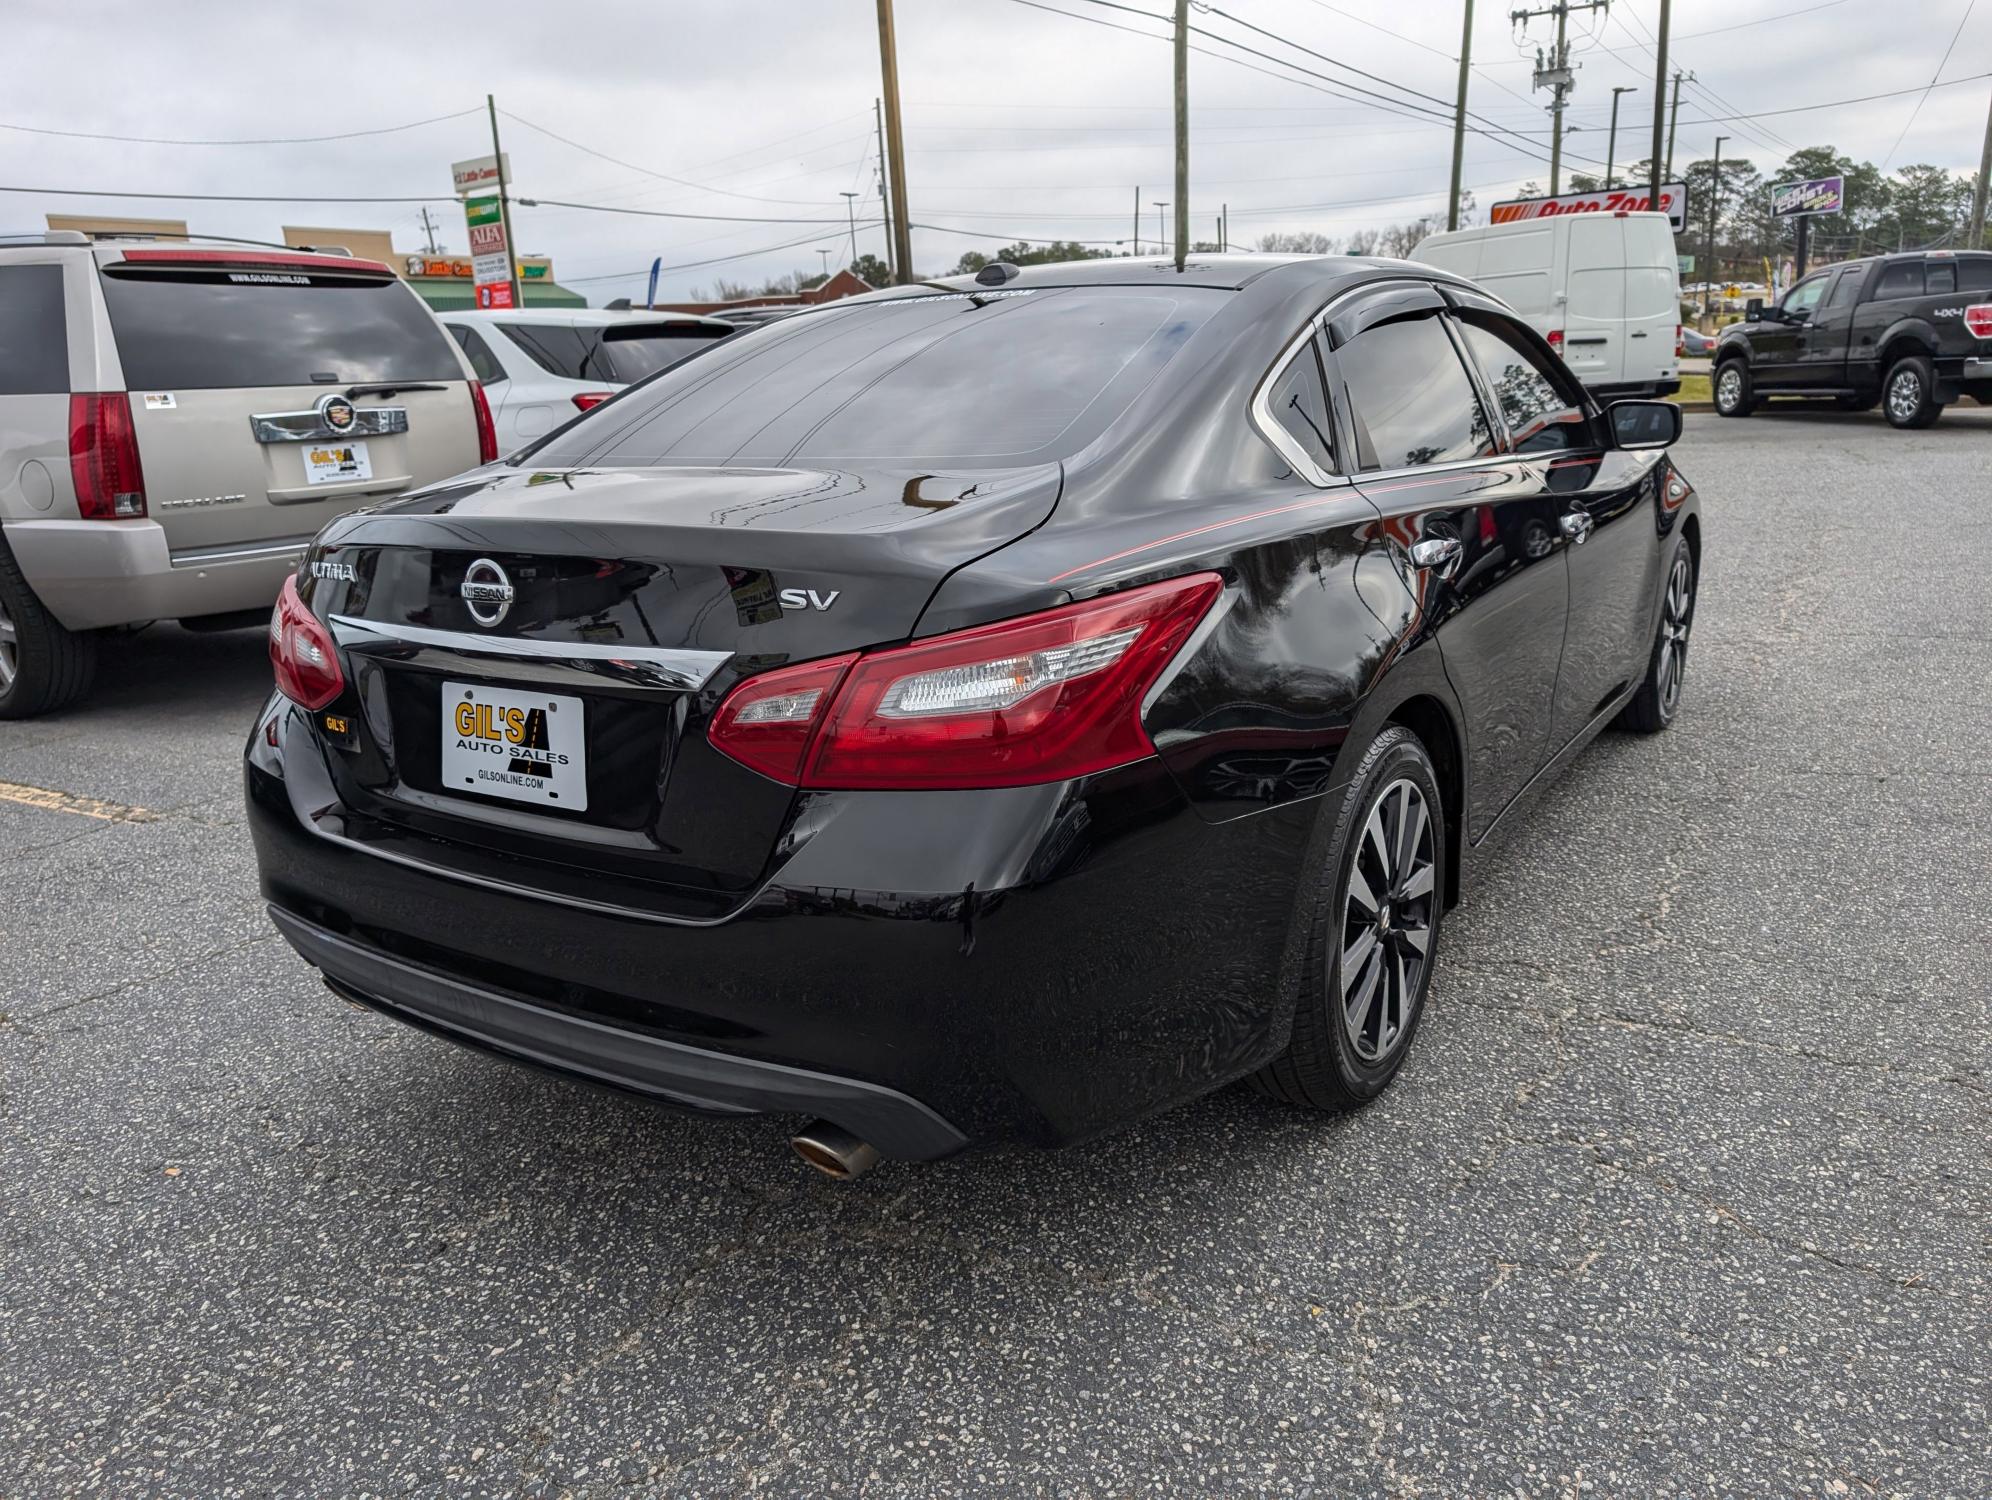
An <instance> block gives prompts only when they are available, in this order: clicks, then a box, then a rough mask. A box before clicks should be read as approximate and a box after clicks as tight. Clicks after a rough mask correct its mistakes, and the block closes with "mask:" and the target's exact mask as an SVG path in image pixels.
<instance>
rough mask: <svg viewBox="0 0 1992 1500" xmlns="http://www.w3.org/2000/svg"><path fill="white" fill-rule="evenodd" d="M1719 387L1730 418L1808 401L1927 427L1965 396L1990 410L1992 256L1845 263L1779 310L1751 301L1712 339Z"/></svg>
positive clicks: (1720, 404) (1719, 406) (1817, 275)
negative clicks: (1773, 403)
mask: <svg viewBox="0 0 1992 1500" xmlns="http://www.w3.org/2000/svg"><path fill="white" fill-rule="evenodd" d="M1713 383H1714V389H1715V409H1716V410H1717V411H1718V412H1720V413H1721V414H1722V415H1723V416H1725V417H1747V416H1749V415H1750V413H1751V412H1752V411H1754V410H1755V409H1756V408H1757V407H1758V406H1761V405H1762V404H1763V402H1764V401H1765V399H1766V398H1767V397H1771V396H1805V397H1811V398H1814V399H1829V398H1830V399H1831V400H1833V401H1834V402H1836V403H1837V404H1838V405H1839V406H1840V407H1841V408H1842V409H1843V410H1846V411H1867V410H1869V409H1870V408H1872V407H1873V406H1875V405H1876V404H1877V403H1879V404H1880V406H1881V408H1882V410H1883V412H1885V413H1886V414H1887V416H1888V420H1889V422H1890V423H1891V424H1892V425H1894V426H1896V427H1928V426H1929V425H1930V424H1931V423H1932V422H1934V421H1936V420H1937V417H1938V415H1939V414H1940V413H1941V412H1942V411H1943V409H1944V408H1945V407H1946V406H1948V405H1950V403H1951V402H1953V401H1955V400H1957V398H1958V397H1959V396H1961V395H1962V396H1969V397H1971V398H1972V399H1973V400H1974V401H1977V402H1978V403H1980V404H1981V405H1992V251H1978V250H1965V251H1958V252H1946V251H1929V252H1926V253H1918V254H1915V255H1881V256H1875V257H1873V258H1872V259H1869V260H1855V261H1847V262H1845V263H1843V264H1841V265H1835V266H1828V267H1827V268H1826V269H1825V270H1823V271H1814V272H1813V273H1812V274H1811V275H1810V276H1807V277H1806V278H1805V279H1804V280H1803V281H1801V282H1799V283H1798V284H1797V285H1796V286H1794V287H1793V288H1792V289H1791V290H1790V291H1788V292H1786V293H1785V294H1784V296H1782V297H1780V298H1779V299H1778V301H1777V304H1776V305H1775V306H1772V307H1766V306H1765V305H1764V304H1763V303H1762V302H1760V301H1757V300H1754V299H1753V300H1752V301H1751V302H1750V304H1749V310H1748V312H1747V314H1746V315H1745V317H1744V320H1743V321H1742V322H1741V323H1735V324H1731V325H1730V326H1729V327H1728V328H1726V329H1724V330H1723V332H1722V337H1721V338H1720V339H1719V340H1718V341H1717V343H1716V346H1715V351H1714V382H1713Z"/></svg>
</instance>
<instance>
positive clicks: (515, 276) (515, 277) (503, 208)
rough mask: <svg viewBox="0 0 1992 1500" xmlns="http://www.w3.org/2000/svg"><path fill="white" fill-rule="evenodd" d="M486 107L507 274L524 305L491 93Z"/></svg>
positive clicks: (516, 298)
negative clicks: (496, 181) (488, 117)
mask: <svg viewBox="0 0 1992 1500" xmlns="http://www.w3.org/2000/svg"><path fill="white" fill-rule="evenodd" d="M484 108H485V110H486V111H487V112H488V113H489V114H490V116H491V160H492V162H493V163H494V164H496V166H497V168H498V223H499V225H500V227H501V228H503V229H504V231H505V275H506V279H507V280H509V281H510V282H511V284H512V306H514V307H524V306H525V305H526V297H525V292H524V290H523V289H522V288H521V287H520V286H519V242H518V241H517V240H515V239H513V238H512V195H511V193H510V192H509V191H507V184H506V182H505V148H504V147H503V146H500V145H499V144H498V105H497V103H496V101H494V100H493V99H492V97H491V96H490V95H489V94H486V95H485V96H484Z"/></svg>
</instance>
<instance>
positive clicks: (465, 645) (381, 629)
mask: <svg viewBox="0 0 1992 1500" xmlns="http://www.w3.org/2000/svg"><path fill="white" fill-rule="evenodd" d="M328 623H329V624H330V625H331V626H332V634H333V637H334V639H336V640H337V641H338V643H339V645H340V647H341V648H342V649H345V650H359V651H372V652H377V653H386V652H390V651H391V650H392V649H393V648H394V647H396V646H413V647H417V648H422V649H427V650H434V651H444V652H448V653H450V654H452V655H455V656H460V657H464V658H467V659H472V660H477V661H487V662H488V661H504V662H513V663H517V664H520V665H529V666H531V667H533V668H536V669H539V670H541V671H550V672H552V673H554V674H557V675H559V676H562V677H567V678H573V679H579V680H583V681H594V682H600V681H603V680H607V681H610V682H620V683H623V684H625V685H627V686H631V687H647V688H668V689H670V690H671V691H673V692H680V693H695V692H697V691H698V690H699V689H700V688H702V687H704V686H705V685H706V684H707V683H708V682H710V681H711V680H712V678H713V675H714V674H715V673H717V672H718V671H719V669H720V668H721V667H723V666H725V665H726V664H727V663H728V662H729V661H731V660H733V653H732V652H731V651H692V650H688V649H685V648H682V647H672V646H598V645H594V644H592V643H590V642H586V641H536V640H529V639H527V638H526V637H524V636H516V635H472V634H470V633H469V632H468V631H462V630H431V629H429V628H428V627H427V626H423V625H389V624H385V623H383V622H381V621H378V620H360V619H355V618H354V617H353V616H351V615H333V616H332V617H331V619H330V621H329V622H328Z"/></svg>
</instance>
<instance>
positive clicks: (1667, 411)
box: [1608, 401, 1681, 448]
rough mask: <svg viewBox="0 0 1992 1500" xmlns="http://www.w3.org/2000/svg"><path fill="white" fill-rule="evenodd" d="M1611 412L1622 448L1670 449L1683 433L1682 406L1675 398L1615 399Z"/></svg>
mask: <svg viewBox="0 0 1992 1500" xmlns="http://www.w3.org/2000/svg"><path fill="white" fill-rule="evenodd" d="M1608 415H1609V416H1610V417H1611V420H1612V439H1613V441H1614V442H1616V443H1617V444H1618V446H1619V447H1621V448H1667V447H1671V446H1673V444H1674V443H1675V442H1677V441H1678V440H1679V438H1680V436H1681V409H1680V407H1678V406H1676V405H1675V404H1674V403H1673V402H1671V401H1614V402H1613V403H1612V405H1611V410H1610V412H1609V413H1608Z"/></svg>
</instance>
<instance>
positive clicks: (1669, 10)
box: [1646, 0, 1687, 224]
mask: <svg viewBox="0 0 1992 1500" xmlns="http://www.w3.org/2000/svg"><path fill="white" fill-rule="evenodd" d="M1673 15H1674V0H1660V29H1659V30H1658V31H1657V32H1656V33H1655V34H1654V48H1653V150H1652V152H1651V153H1650V154H1649V155H1648V156H1647V158H1646V170H1647V175H1648V177H1649V181H1648V183H1647V186H1648V188H1649V189H1650V191H1651V196H1650V197H1648V199H1647V205H1648V207H1650V208H1653V209H1656V210H1657V209H1658V208H1659V207H1660V183H1661V180H1662V179H1661V176H1660V99H1661V96H1662V95H1663V94H1664V93H1665V92H1666V89H1667V27H1668V25H1669V24H1670V23H1671V21H1672V19H1673ZM1667 154H1668V155H1669V156H1672V155H1673V152H1672V150H1671V149H1670V150H1669V151H1668V153H1667ZM1682 211H1683V214H1684V215H1685V213H1686V206H1685V205H1683V210H1682ZM1681 222H1682V223H1683V224H1685V223H1686V222H1687V220H1686V218H1685V217H1683V218H1682V220H1681Z"/></svg>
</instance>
